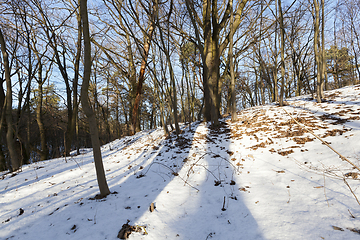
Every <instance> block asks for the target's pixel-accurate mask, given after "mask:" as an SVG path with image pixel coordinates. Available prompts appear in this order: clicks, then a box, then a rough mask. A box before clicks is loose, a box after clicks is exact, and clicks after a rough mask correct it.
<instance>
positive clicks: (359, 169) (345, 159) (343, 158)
mask: <svg viewBox="0 0 360 240" xmlns="http://www.w3.org/2000/svg"><path fill="white" fill-rule="evenodd" d="M283 110H284V111H285V112H286V113H287V114H288V115H289V116H290V117H291V119H292V120H294V122H295V123H296V124H297V125H299V126H300V127H301V128H303V129H304V130H306V131H307V132H309V133H310V134H311V135H313V136H314V137H316V138H317V139H319V140H320V141H321V142H322V143H323V144H325V145H326V146H328V147H329V148H330V149H331V150H333V151H334V152H335V153H336V154H337V155H339V157H340V158H341V160H343V161H346V162H348V163H350V164H351V165H352V166H353V167H355V168H356V169H357V170H358V171H360V168H359V167H358V166H356V165H355V164H354V163H352V162H351V161H350V160H349V159H347V158H346V157H344V156H343V155H341V154H340V153H339V152H338V151H336V150H335V149H334V148H332V147H331V146H330V145H329V144H328V143H327V142H325V141H324V140H322V139H321V138H320V137H319V136H318V135H316V134H315V133H314V132H313V131H311V130H309V129H307V128H306V126H305V125H304V126H303V125H302V124H301V123H299V122H298V121H296V120H295V119H294V118H293V117H292V116H291V115H290V113H288V111H286V110H285V109H284V108H283Z"/></svg>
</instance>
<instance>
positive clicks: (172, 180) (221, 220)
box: [0, 85, 360, 240]
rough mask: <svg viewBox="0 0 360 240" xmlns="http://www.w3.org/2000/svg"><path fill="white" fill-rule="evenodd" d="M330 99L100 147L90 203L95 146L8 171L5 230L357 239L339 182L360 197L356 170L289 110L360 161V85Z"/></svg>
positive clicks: (47, 235)
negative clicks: (106, 190) (101, 181)
mask: <svg viewBox="0 0 360 240" xmlns="http://www.w3.org/2000/svg"><path fill="white" fill-rule="evenodd" d="M326 99H327V102H325V103H321V104H318V103H316V101H314V100H311V99H310V96H301V97H296V98H291V99H287V100H286V103H287V105H286V106H284V107H279V106H277V105H275V104H272V105H265V106H258V107H254V108H250V109H246V110H244V111H242V112H240V113H239V115H238V116H239V121H238V122H235V123H231V121H230V119H229V118H226V119H222V120H221V128H220V129H219V130H212V129H210V128H209V125H208V124H207V123H200V122H195V123H192V124H191V125H190V126H189V125H182V130H183V132H182V134H181V138H180V139H178V140H177V139H176V138H175V137H171V138H168V139H166V138H165V136H164V134H163V131H162V129H160V128H159V129H155V130H151V131H143V132H140V133H137V134H136V135H134V136H131V137H125V138H122V139H119V140H116V141H114V142H112V143H109V144H107V145H104V146H103V147H102V156H103V162H104V167H105V170H106V176H107V180H108V184H109V187H110V190H111V191H112V192H113V194H111V195H109V196H108V197H107V198H105V199H100V200H91V198H93V197H94V196H95V195H96V194H98V193H99V190H98V187H97V181H96V175H95V169H94V163H93V157H92V151H91V149H82V153H81V155H79V156H75V155H73V156H71V157H68V158H67V159H64V158H59V159H53V160H49V161H43V162H37V163H34V164H30V165H26V166H23V168H22V171H21V172H19V173H17V174H14V175H13V176H12V174H11V173H5V172H3V173H2V174H1V175H2V177H1V180H0V222H1V223H0V239H27V240H28V239H52V240H56V239H118V238H117V235H118V232H119V230H120V229H121V227H122V225H123V224H125V223H127V222H128V220H129V221H130V222H129V224H130V225H134V226H136V225H139V226H146V232H147V235H144V231H142V232H133V233H132V234H131V235H130V237H129V239H144V240H150V239H157V240H161V239H204V240H205V239H214V240H215V239H228V240H231V239H234V240H235V239H355V238H359V237H360V236H359V233H357V232H356V231H359V229H360V222H359V218H360V208H359V204H358V203H357V201H356V199H355V197H354V195H353V194H352V192H351V191H350V189H349V187H348V186H347V185H346V183H345V181H344V179H345V180H346V182H347V183H348V184H349V186H350V187H351V190H352V191H353V192H354V194H355V195H356V196H359V197H360V189H359V180H358V179H356V176H357V175H356V174H357V173H358V171H357V170H356V169H354V168H353V167H352V166H351V165H350V164H349V163H348V162H346V161H342V160H341V158H339V156H338V155H337V154H336V153H334V152H333V151H332V150H331V149H330V148H329V147H328V146H326V145H324V144H323V143H322V142H321V141H319V140H318V139H316V138H315V137H314V136H313V135H311V134H310V133H309V132H307V131H306V130H304V129H303V128H301V127H299V126H298V125H297V124H296V123H295V122H294V121H293V120H292V118H291V117H290V116H289V115H288V114H287V113H286V112H288V113H289V114H290V115H291V116H292V117H293V118H294V119H296V120H297V121H299V122H300V123H301V124H304V125H305V126H306V128H307V129H309V130H311V131H313V132H314V133H315V134H316V135H318V136H319V137H321V138H322V139H323V140H324V141H326V142H327V143H328V144H329V145H330V146H331V147H332V148H334V149H335V150H336V151H338V152H339V153H340V154H342V155H343V156H344V157H346V158H347V159H348V160H349V161H351V162H352V163H354V164H355V165H356V166H360V162H359V159H360V151H359V142H360V121H359V120H360V85H358V86H351V87H346V88H342V89H337V90H333V91H328V92H326ZM285 110H286V111H285ZM348 173H353V175H354V176H355V178H352V177H351V174H348ZM359 179H360V177H359ZM151 203H154V204H155V207H156V208H155V210H154V211H153V212H150V211H149V206H150V204H151Z"/></svg>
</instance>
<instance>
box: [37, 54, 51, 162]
mask: <svg viewBox="0 0 360 240" xmlns="http://www.w3.org/2000/svg"><path fill="white" fill-rule="evenodd" d="M39 61H41V59H39ZM38 83H39V92H38V105H37V107H36V122H37V124H38V126H39V133H40V146H41V150H40V161H44V160H46V159H48V154H49V150H48V147H47V143H46V132H45V127H44V122H43V119H42V104H43V83H44V82H43V80H42V64H41V63H40V62H39V69H38Z"/></svg>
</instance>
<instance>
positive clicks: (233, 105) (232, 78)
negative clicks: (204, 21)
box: [229, 0, 238, 122]
mask: <svg viewBox="0 0 360 240" xmlns="http://www.w3.org/2000/svg"><path fill="white" fill-rule="evenodd" d="M230 11H231V15H230V44H229V64H230V94H231V101H230V102H231V103H230V108H231V110H230V113H231V121H232V122H235V121H237V120H238V117H237V114H236V92H235V70H234V58H233V48H234V39H233V38H234V30H235V29H234V28H233V25H234V12H233V0H230Z"/></svg>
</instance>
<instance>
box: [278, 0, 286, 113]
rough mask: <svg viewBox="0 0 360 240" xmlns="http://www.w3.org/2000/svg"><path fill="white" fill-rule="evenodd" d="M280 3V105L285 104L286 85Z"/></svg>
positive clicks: (283, 30) (283, 33)
mask: <svg viewBox="0 0 360 240" xmlns="http://www.w3.org/2000/svg"><path fill="white" fill-rule="evenodd" d="M278 3H279V19H280V32H281V33H280V37H281V39H280V41H281V48H280V54H281V89H280V98H279V104H280V106H283V105H284V87H285V27H284V17H283V12H282V8H281V0H278Z"/></svg>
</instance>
